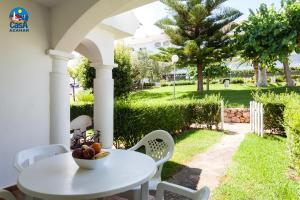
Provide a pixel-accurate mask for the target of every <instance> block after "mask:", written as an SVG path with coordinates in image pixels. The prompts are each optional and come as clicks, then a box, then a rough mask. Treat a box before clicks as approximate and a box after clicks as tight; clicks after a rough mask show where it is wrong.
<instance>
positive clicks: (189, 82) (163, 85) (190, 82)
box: [160, 80, 196, 87]
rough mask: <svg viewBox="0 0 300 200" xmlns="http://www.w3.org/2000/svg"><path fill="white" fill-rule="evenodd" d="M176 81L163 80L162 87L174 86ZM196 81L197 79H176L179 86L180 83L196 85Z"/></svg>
mask: <svg viewBox="0 0 300 200" xmlns="http://www.w3.org/2000/svg"><path fill="white" fill-rule="evenodd" d="M173 84H174V83H173V82H162V83H161V84H160V86H161V87H166V86H172V85H173ZM195 84H196V82H195V81H185V80H180V81H176V82H175V85H176V86H179V85H195Z"/></svg>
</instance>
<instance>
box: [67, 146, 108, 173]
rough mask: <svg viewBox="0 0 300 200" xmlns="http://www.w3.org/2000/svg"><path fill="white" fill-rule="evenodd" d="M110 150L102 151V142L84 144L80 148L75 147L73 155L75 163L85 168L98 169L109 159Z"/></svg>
mask: <svg viewBox="0 0 300 200" xmlns="http://www.w3.org/2000/svg"><path fill="white" fill-rule="evenodd" d="M108 155H109V152H107V151H101V144H100V143H93V144H92V145H90V146H88V145H82V146H81V147H80V148H77V149H74V150H73V152H72V157H73V159H74V161H75V163H76V164H77V165H78V166H79V167H80V168H83V169H97V168H99V167H101V166H102V165H103V163H104V162H105V161H106V160H107V157H108Z"/></svg>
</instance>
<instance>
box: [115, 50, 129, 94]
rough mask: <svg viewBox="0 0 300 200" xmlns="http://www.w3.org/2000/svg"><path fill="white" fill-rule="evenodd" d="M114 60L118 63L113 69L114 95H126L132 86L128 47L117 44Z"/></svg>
mask: <svg viewBox="0 0 300 200" xmlns="http://www.w3.org/2000/svg"><path fill="white" fill-rule="evenodd" d="M114 62H115V63H116V64H118V67H117V68H114V69H113V79H114V95H115V97H126V96H127V95H128V94H129V92H130V90H131V88H132V84H133V82H132V79H131V61H130V49H129V48H128V47H125V46H123V45H117V46H116V47H115V51H114Z"/></svg>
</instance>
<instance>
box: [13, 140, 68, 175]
mask: <svg viewBox="0 0 300 200" xmlns="http://www.w3.org/2000/svg"><path fill="white" fill-rule="evenodd" d="M66 152H68V149H67V147H65V146H64V145H62V144H51V145H45V146H38V147H33V148H30V149H25V150H23V151H20V152H19V153H17V155H16V157H15V167H16V169H17V170H18V171H19V172H21V171H22V170H23V169H25V168H26V167H28V166H29V165H31V164H33V163H34V162H36V161H39V160H42V159H44V158H49V157H52V156H54V155H57V154H61V153H66Z"/></svg>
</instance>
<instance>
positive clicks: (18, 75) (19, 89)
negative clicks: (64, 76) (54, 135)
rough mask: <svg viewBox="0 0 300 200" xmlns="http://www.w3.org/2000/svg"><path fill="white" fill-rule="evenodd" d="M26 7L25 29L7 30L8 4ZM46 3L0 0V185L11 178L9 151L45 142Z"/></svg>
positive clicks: (13, 178) (48, 66)
mask: <svg viewBox="0 0 300 200" xmlns="http://www.w3.org/2000/svg"><path fill="white" fill-rule="evenodd" d="M18 6H20V7H23V8H25V9H26V10H27V12H29V23H28V24H29V29H30V30H29V32H28V33H22V32H20V33H12V32H9V18H8V15H9V12H10V11H11V9H13V8H14V7H18ZM48 19H49V12H48V9H46V8H44V7H42V6H40V5H39V4H35V3H33V2H32V1H27V0H22V1H11V0H4V1H0V188H1V187H5V186H8V185H12V184H15V183H16V182H15V181H16V177H17V172H16V171H15V169H14V167H13V158H14V155H15V154H16V153H17V152H18V151H20V150H22V149H24V148H28V147H32V146H36V145H42V144H47V143H49V71H50V69H51V60H50V57H49V56H48V55H46V54H45V51H46V50H47V49H48V48H49V41H48V37H49V34H50V31H49V27H50V26H49V21H48Z"/></svg>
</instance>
